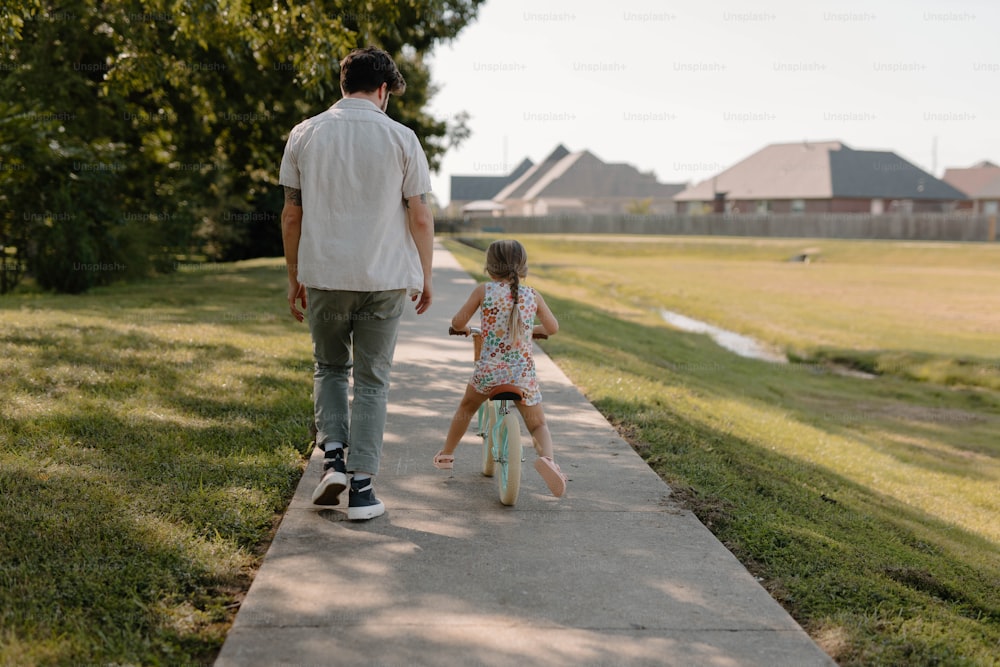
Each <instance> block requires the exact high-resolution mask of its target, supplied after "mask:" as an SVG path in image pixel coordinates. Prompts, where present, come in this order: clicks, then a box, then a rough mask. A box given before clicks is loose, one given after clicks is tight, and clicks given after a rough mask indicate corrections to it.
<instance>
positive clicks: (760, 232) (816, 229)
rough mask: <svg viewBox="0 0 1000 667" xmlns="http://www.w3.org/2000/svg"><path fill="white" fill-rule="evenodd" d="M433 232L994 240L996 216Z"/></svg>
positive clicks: (452, 227) (552, 225) (605, 220)
mask: <svg viewBox="0 0 1000 667" xmlns="http://www.w3.org/2000/svg"><path fill="white" fill-rule="evenodd" d="M436 227H437V230H438V231H439V232H445V233H449V232H451V233H462V232H495V233H503V234H662V235H679V236H687V235H691V236H754V237H775V238H781V237H784V238H838V239H894V240H919V241H973V242H976V241H979V242H984V241H985V242H995V241H996V240H997V216H996V215H960V214H941V213H937V214H930V213H920V214H916V213H914V214H891V215H864V214H829V213H828V214H769V215H754V214H740V215H721V214H715V215H696V216H693V215H576V216H544V217H534V218H486V217H483V218H471V219H467V220H456V219H449V218H445V219H442V220H438V221H437V222H436Z"/></svg>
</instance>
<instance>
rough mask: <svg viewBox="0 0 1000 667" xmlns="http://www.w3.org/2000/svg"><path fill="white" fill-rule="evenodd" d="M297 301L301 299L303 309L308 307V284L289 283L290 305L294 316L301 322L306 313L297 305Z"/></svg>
mask: <svg viewBox="0 0 1000 667" xmlns="http://www.w3.org/2000/svg"><path fill="white" fill-rule="evenodd" d="M296 301H299V302H300V303H301V304H302V310H305V309H306V286H305V285H303V284H302V283H299V282H295V283H289V284H288V306H289V308H291V309H292V317H294V318H295V319H297V320H298V321H299V322H301V321H302V320H303V319H305V313H303V312H302V310H299V309H298V308H296V307H295V302H296Z"/></svg>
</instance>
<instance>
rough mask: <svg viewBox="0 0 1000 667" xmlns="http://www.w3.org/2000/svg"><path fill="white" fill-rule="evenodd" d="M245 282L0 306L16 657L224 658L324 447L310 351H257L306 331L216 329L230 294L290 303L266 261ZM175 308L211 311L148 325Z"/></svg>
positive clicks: (5, 598)
mask: <svg viewBox="0 0 1000 667" xmlns="http://www.w3.org/2000/svg"><path fill="white" fill-rule="evenodd" d="M240 275H241V276H244V275H245V277H247V281H245V282H242V281H236V282H235V283H233V281H232V280H230V279H229V277H226V276H220V275H211V274H204V275H198V276H179V277H176V278H174V279H172V280H171V279H167V280H165V281H162V282H153V283H150V284H144V285H139V286H130V287H129V288H128V289H126V288H124V287H117V288H115V287H113V288H107V289H103V290H95V291H94V292H95V293H94V294H89V295H85V296H83V297H79V298H78V299H69V298H68V297H51V298H49V297H31V298H25V299H21V300H17V299H7V300H5V301H4V302H2V304H0V305H2V308H0V310H2V311H3V312H4V318H5V326H4V330H3V331H2V332H0V351H2V352H3V354H4V357H5V359H7V361H5V364H6V365H7V368H5V373H4V376H3V378H2V379H0V413H2V415H3V422H2V425H0V525H2V526H3V532H4V537H3V540H2V541H0V581H2V585H0V627H2V628H3V634H2V635H0V662H4V663H5V664H7V663H10V664H21V663H29V664H30V663H39V662H51V663H57V664H66V663H70V662H71V663H93V664H104V663H111V662H113V663H134V664H157V663H170V664H180V663H191V662H197V661H202V662H204V661H210V660H211V659H212V657H213V656H214V652H215V651H216V650H217V649H218V648H219V647H220V646H221V643H222V641H223V639H224V636H225V632H226V631H227V630H228V627H229V623H231V620H232V615H233V613H234V612H235V608H236V607H237V606H238V604H239V601H240V599H241V597H242V594H243V591H245V590H246V588H247V587H248V585H249V581H250V577H251V575H252V572H253V569H254V568H255V567H256V565H257V562H258V559H259V557H260V556H261V555H262V553H261V552H260V547H261V544H262V543H263V542H265V541H266V540H267V538H268V536H269V534H270V532H271V531H272V529H273V527H274V525H276V522H277V519H278V518H279V516H280V513H281V512H283V510H284V508H285V507H286V506H287V503H288V501H289V499H290V498H291V495H292V493H293V491H294V488H295V485H296V484H297V482H298V479H299V478H300V476H301V473H302V470H303V468H304V462H303V459H302V455H303V454H304V453H306V452H307V451H308V450H309V449H310V444H309V443H308V441H307V440H308V437H309V436H308V424H309V417H308V415H309V414H310V412H311V401H310V391H311V384H310V382H309V375H308V373H309V369H310V366H311V364H310V362H309V358H308V347H307V346H305V345H298V344H297V343H291V344H289V345H285V346H283V347H282V346H280V345H279V346H277V348H279V351H278V352H274V351H273V350H272V351H271V352H270V353H269V354H260V353H259V351H258V349H257V347H256V345H255V341H257V340H260V341H262V342H267V340H268V338H274V337H277V336H285V337H288V340H289V341H295V340H298V338H296V337H295V336H291V337H289V333H290V332H292V333H294V334H295V335H296V336H299V337H301V336H304V337H305V338H308V333H307V332H305V331H304V330H296V329H294V328H292V327H289V326H287V325H286V324H285V323H284V322H278V321H277V320H275V321H273V322H271V321H269V320H260V321H255V320H253V319H245V321H240V320H238V319H235V318H231V319H230V320H229V321H227V320H226V319H224V318H219V317H217V316H216V312H217V311H214V310H213V306H212V299H213V298H219V297H220V294H221V295H222V297H223V299H224V298H225V295H226V292H225V291H224V290H223V291H219V290H214V291H213V289H211V286H214V285H216V284H217V283H220V282H221V283H227V282H228V283H232V284H235V285H236V286H237V287H238V288H239V291H240V292H242V294H240V295H238V296H237V295H233V300H232V301H230V302H229V304H230V305H229V306H228V307H230V308H235V309H237V311H239V312H245V313H250V314H252V313H259V312H262V310H265V309H267V308H270V307H271V305H272V304H271V301H272V299H271V297H272V296H275V300H276V301H277V305H278V307H279V308H280V307H281V306H282V299H281V294H280V292H276V293H275V294H274V295H272V294H271V290H270V287H269V286H268V285H266V284H264V283H263V282H262V281H263V280H264V279H268V280H270V278H271V277H272V276H271V275H270V270H269V269H259V268H258V269H253V270H249V271H246V272H242V273H240ZM274 277H276V278H277V280H275V283H276V284H278V285H280V280H281V275H280V274H279V273H275V276H274ZM140 302H146V305H141V303H140ZM172 304H175V305H177V306H178V307H180V308H194V310H193V311H188V312H187V313H186V314H185V313H179V314H176V315H172V314H170V313H167V312H161V313H160V315H162V317H156V318H145V319H142V318H139V317H136V313H138V312H140V311H141V308H167V307H172ZM192 304H193V305H192ZM233 304H235V305H233ZM148 312H152V311H147V314H148ZM206 325H207V327H206ZM233 327H236V328H238V329H239V333H240V334H241V335H242V337H241V338H240V337H236V338H232V340H233V341H235V342H228V341H229V339H230V338H231V337H232V334H233V329H232V328H233ZM280 350H283V351H280ZM8 369H9V371H10V372H9V373H7V372H6V371H7V370H8Z"/></svg>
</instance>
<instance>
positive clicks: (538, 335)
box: [448, 327, 549, 340]
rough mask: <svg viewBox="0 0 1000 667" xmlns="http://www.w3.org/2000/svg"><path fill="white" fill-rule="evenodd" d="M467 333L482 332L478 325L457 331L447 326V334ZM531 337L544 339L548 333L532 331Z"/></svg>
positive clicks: (465, 334)
mask: <svg viewBox="0 0 1000 667" xmlns="http://www.w3.org/2000/svg"><path fill="white" fill-rule="evenodd" d="M469 334H472V335H473V336H481V335H482V334H483V332H482V330H481V329H480V328H479V327H469V330H468V331H459V330H458V329H456V328H454V327H448V335H449V336H468V335H469ZM531 337H532V338H534V339H535V340H546V339H547V338H548V337H549V335H548V334H544V333H535V332H532V333H531Z"/></svg>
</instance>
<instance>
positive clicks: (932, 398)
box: [447, 235, 1000, 665]
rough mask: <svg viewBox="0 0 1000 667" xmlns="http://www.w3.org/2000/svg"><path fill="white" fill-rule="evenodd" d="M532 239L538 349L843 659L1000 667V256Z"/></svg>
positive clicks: (921, 247) (951, 250)
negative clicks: (672, 321)
mask: <svg viewBox="0 0 1000 667" xmlns="http://www.w3.org/2000/svg"><path fill="white" fill-rule="evenodd" d="M521 240H522V241H523V242H524V243H525V245H526V246H527V248H528V252H529V257H530V262H529V265H530V267H531V274H530V276H529V282H530V283H531V284H533V285H534V286H536V287H537V288H538V289H539V290H541V291H542V293H543V294H544V295H545V298H546V301H547V302H548V303H549V305H550V306H551V307H552V308H553V310H554V311H555V313H556V315H557V316H558V317H559V319H560V323H561V325H562V328H561V330H560V333H559V335H558V336H555V337H553V338H552V339H551V340H549V341H546V342H545V343H544V347H545V349H546V351H547V352H548V353H549V354H551V356H552V357H553V358H554V359H555V361H556V362H557V363H558V364H559V365H560V367H562V368H563V369H564V370H565V371H566V373H567V374H568V375H569V376H570V377H571V378H572V379H573V381H574V382H575V383H576V384H577V385H578V386H579V387H581V389H583V391H584V392H585V393H586V395H587V396H588V398H589V399H590V400H591V401H592V402H593V403H594V404H595V405H596V406H597V407H598V408H599V409H600V410H601V411H602V412H603V413H604V414H605V415H606V416H607V417H608V418H609V420H611V421H612V422H613V423H614V424H616V425H617V426H618V428H619V429H620V431H621V432H622V433H623V434H624V435H625V436H626V437H627V438H628V439H629V440H630V441H631V442H632V443H633V446H634V447H635V448H636V449H637V450H638V451H639V453H640V454H642V455H643V456H644V457H645V458H646V460H647V461H648V462H649V464H650V466H652V467H653V468H654V469H655V470H656V471H657V472H658V473H659V474H660V475H661V476H662V477H663V478H664V479H665V480H666V481H667V482H668V483H669V484H670V485H671V487H672V489H673V490H674V497H675V498H677V499H678V501H679V502H681V503H682V504H684V505H685V506H687V507H689V508H690V509H691V510H693V511H694V512H695V513H696V514H697V515H698V516H699V517H700V518H701V519H702V521H703V522H704V523H705V524H706V525H707V526H708V527H709V528H710V529H711V530H712V531H713V532H714V533H715V534H716V535H717V536H718V537H719V538H720V539H721V540H722V541H723V542H724V543H725V544H726V545H727V546H728V547H729V548H730V549H731V550H732V551H733V553H734V554H735V555H736V556H737V557H738V558H739V559H740V560H741V561H742V562H743V563H744V564H745V565H746V566H747V567H748V569H750V570H751V571H752V572H753V573H754V574H755V575H757V576H758V577H759V578H761V580H762V583H763V585H765V586H766V587H767V589H768V590H769V591H770V592H771V594H772V595H773V596H774V597H775V598H776V599H777V600H778V601H780V602H781V603H782V604H783V605H784V606H785V607H786V608H787V609H788V610H789V611H790V612H791V614H792V615H793V616H794V617H795V618H796V619H797V620H798V621H799V622H800V623H801V624H802V625H803V626H804V627H805V628H806V629H807V631H808V632H809V633H810V634H811V635H812V636H813V637H814V638H815V639H816V640H817V641H818V642H819V643H820V645H821V646H823V647H824V649H825V650H826V651H827V652H828V653H829V654H830V655H832V656H833V657H834V658H835V659H836V660H837V661H838V662H839V663H840V664H843V665H902V664H906V665H995V664H998V658H997V656H1000V557H998V556H1000V521H998V517H1000V438H998V433H1000V391H998V390H1000V289H998V287H997V286H998V285H1000V246H984V245H960V244H952V245H943V244H906V243H889V242H851V241H827V240H822V241H805V242H804V241H802V240H753V239H705V238H656V239H649V238H647V239H637V238H628V239H625V238H619V239H610V238H597V239H580V238H573V237H562V238H557V237H546V236H541V235H540V236H523V237H521ZM486 241H487V239H485V238H480V239H474V240H473V241H472V242H474V243H476V244H478V245H480V246H481V247H485V244H486ZM447 245H448V247H449V249H451V250H452V251H453V252H454V253H455V254H456V256H457V257H458V258H459V260H460V261H461V262H462V263H463V265H464V266H465V267H466V268H467V269H468V270H469V271H470V272H471V273H473V274H475V275H479V274H481V271H482V268H481V267H482V261H483V256H482V253H481V252H479V251H477V250H474V249H473V248H470V247H468V246H465V245H461V244H459V243H455V242H454V241H448V242H447ZM807 248H810V249H811V250H812V251H813V252H816V251H818V254H817V255H816V261H814V262H812V263H809V264H803V263H790V262H788V261H786V260H787V259H788V258H789V257H791V256H793V255H796V254H798V253H800V252H801V251H802V250H804V249H807ZM660 309H669V310H674V311H678V312H681V313H683V314H685V315H688V316H691V317H695V318H698V319H703V320H706V321H708V322H711V323H713V324H716V325H718V326H721V327H724V328H728V329H731V330H735V331H738V332H740V333H744V334H748V335H752V336H754V337H757V338H759V339H761V340H763V341H766V342H769V343H772V344H775V345H778V346H780V347H782V348H784V349H785V350H787V351H788V353H789V354H790V356H791V357H792V358H793V359H794V360H795V361H796V362H797V363H791V364H784V365H782V364H771V363H767V362H761V361H754V360H748V359H743V358H740V357H737V356H735V355H733V354H731V353H729V352H726V351H724V350H722V349H721V348H719V347H717V346H716V345H715V344H714V343H712V342H711V341H710V340H709V339H708V338H707V337H705V336H702V335H697V334H690V333H684V332H679V331H676V330H674V329H672V328H671V327H669V326H667V325H666V324H664V322H663V321H662V319H661V318H660V315H659V310H660ZM844 365H846V366H849V367H852V368H854V369H862V370H865V371H869V372H872V373H874V374H876V375H877V377H875V378H873V379H863V378H860V377H850V376H845V375H842V374H838V373H836V372H834V371H836V370H837V368H838V367H842V366H844Z"/></svg>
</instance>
